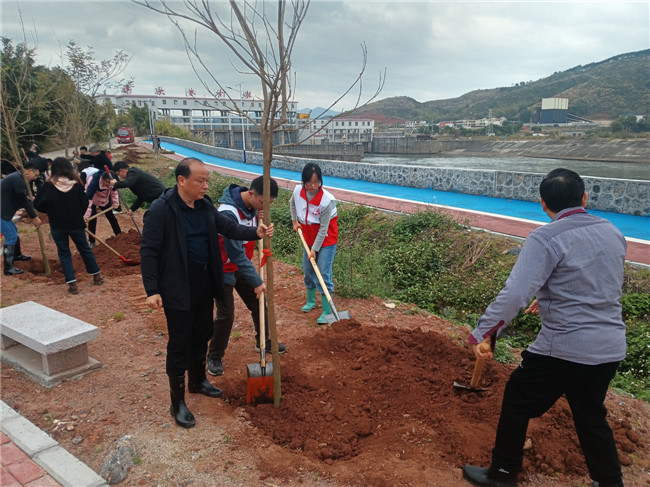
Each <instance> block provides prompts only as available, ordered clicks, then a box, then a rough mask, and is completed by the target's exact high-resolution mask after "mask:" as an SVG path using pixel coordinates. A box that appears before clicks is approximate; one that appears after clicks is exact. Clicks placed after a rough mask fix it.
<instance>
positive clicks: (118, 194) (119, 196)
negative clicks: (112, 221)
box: [104, 166, 142, 237]
mask: <svg viewBox="0 0 650 487" xmlns="http://www.w3.org/2000/svg"><path fill="white" fill-rule="evenodd" d="M104 169H106V172H107V173H108V174H111V171H109V170H108V166H104ZM111 176H112V175H111ZM117 197H118V198H119V199H120V204H121V205H122V206H123V207H124V209H126V210H127V213H128V206H126V204H125V203H124V200H123V199H122V194H121V193H120V191H119V190H117ZM129 216H130V217H131V221H132V222H133V224H134V225H135V229H136V230H137V231H138V233H139V234H140V236H141V237H142V230H140V227H139V226H138V223H137V222H136V221H135V218H134V217H133V215H129Z"/></svg>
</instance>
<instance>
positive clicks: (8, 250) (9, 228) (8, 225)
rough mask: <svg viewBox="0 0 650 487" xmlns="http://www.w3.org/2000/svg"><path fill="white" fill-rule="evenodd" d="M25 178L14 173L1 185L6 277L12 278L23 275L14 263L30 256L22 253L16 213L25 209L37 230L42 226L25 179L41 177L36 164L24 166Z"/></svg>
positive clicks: (4, 179) (18, 173) (28, 163)
mask: <svg viewBox="0 0 650 487" xmlns="http://www.w3.org/2000/svg"><path fill="white" fill-rule="evenodd" d="M23 169H24V171H25V177H23V175H22V174H21V173H20V172H19V171H16V172H13V173H11V174H9V175H8V176H7V177H5V178H3V179H2V183H0V194H1V195H2V208H1V209H2V235H3V236H4V238H5V242H4V249H3V254H4V275H5V276H12V275H14V274H22V273H23V272H25V271H23V270H22V269H18V268H17V267H14V261H19V260H29V259H31V257H30V256H28V255H23V253H22V252H21V251H20V238H19V237H18V228H16V224H15V223H14V222H13V220H12V219H13V217H14V215H15V214H16V212H17V211H18V210H19V209H21V208H24V209H25V211H26V212H27V214H28V215H29V216H30V217H31V218H32V223H33V224H34V226H35V227H36V228H38V227H39V226H41V219H40V218H39V217H38V215H37V214H36V211H35V210H34V207H33V205H32V202H31V201H30V200H29V197H28V196H27V186H26V185H25V179H27V181H29V182H32V181H34V180H35V179H36V178H37V177H39V175H40V171H39V170H38V167H36V165H35V164H32V163H30V162H27V163H25V165H24V166H23Z"/></svg>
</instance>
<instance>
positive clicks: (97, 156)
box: [80, 145, 113, 171]
mask: <svg viewBox="0 0 650 487" xmlns="http://www.w3.org/2000/svg"><path fill="white" fill-rule="evenodd" d="M88 152H90V154H83V155H81V154H80V157H81V158H82V159H87V160H88V161H90V163H91V164H92V165H93V167H95V168H97V169H99V170H100V171H105V169H104V166H108V169H109V171H112V170H113V163H112V162H111V160H110V159H109V158H108V156H107V155H106V152H105V151H103V150H100V149H99V147H97V146H96V145H93V146H92V147H91V148H90V150H89V151H88Z"/></svg>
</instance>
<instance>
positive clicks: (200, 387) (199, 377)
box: [187, 358, 223, 397]
mask: <svg viewBox="0 0 650 487" xmlns="http://www.w3.org/2000/svg"><path fill="white" fill-rule="evenodd" d="M187 390H188V391H190V392H191V393H192V394H203V395H204V396H208V397H221V396H223V391H222V390H221V389H219V388H217V387H214V386H213V385H212V384H210V381H209V380H208V378H207V377H206V376H205V358H202V359H199V360H195V361H194V362H193V363H192V365H190V368H189V370H188V371H187Z"/></svg>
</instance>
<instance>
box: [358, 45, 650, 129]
mask: <svg viewBox="0 0 650 487" xmlns="http://www.w3.org/2000/svg"><path fill="white" fill-rule="evenodd" d="M649 88H650V49H647V50H644V51H638V52H632V53H628V54H620V55H618V56H614V57H612V58H609V59H606V60H604V61H601V62H597V63H591V64H587V65H586V66H576V67H574V68H571V69H568V70H566V71H561V72H556V73H554V74H552V75H551V76H548V77H546V78H542V79H540V80H537V81H531V82H527V83H516V84H515V86H512V87H503V88H492V89H484V90H475V91H470V92H469V93H466V94H464V95H462V96H460V97H458V98H451V99H448V100H435V101H427V102H424V103H420V102H418V101H416V100H414V99H413V98H409V97H406V96H399V97H393V98H386V99H383V100H379V101H377V102H374V103H371V104H369V105H368V106H366V107H365V108H364V109H362V110H359V111H357V112H355V113H354V116H355V117H360V118H361V117H364V118H372V119H374V120H375V122H376V123H377V124H379V125H382V124H386V123H396V121H397V120H398V119H402V120H426V121H434V122H439V121H444V120H460V119H464V118H483V117H486V116H487V115H488V111H489V109H490V108H491V109H492V115H493V116H494V117H495V118H496V117H506V118H507V119H508V120H513V121H517V120H520V121H524V122H528V121H529V120H530V115H531V114H532V113H533V112H534V110H535V106H539V105H540V104H541V100H542V98H554V97H559V98H568V99H569V113H572V114H574V115H578V116H580V117H584V118H587V119H593V120H603V119H609V120H611V119H614V118H617V117H619V116H621V115H629V114H639V115H647V114H648V111H649V110H650V89H649Z"/></svg>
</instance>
